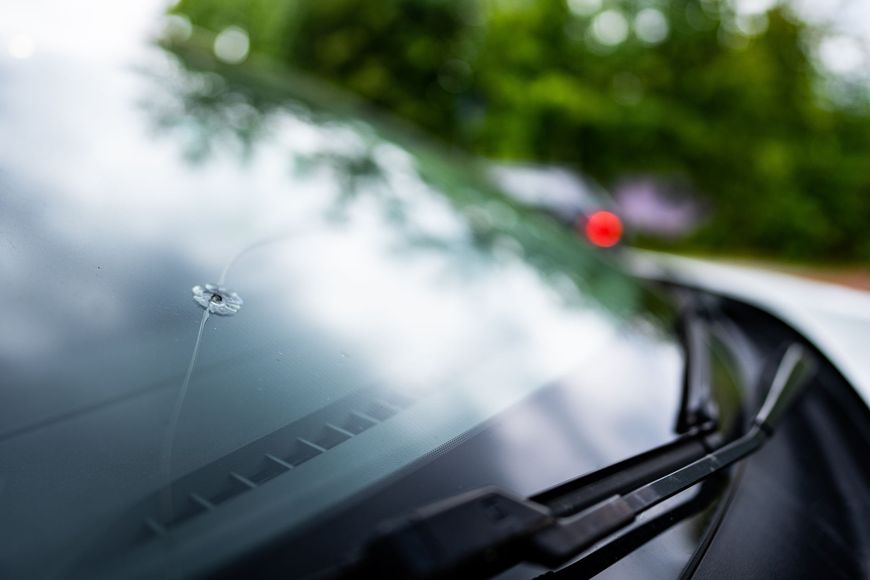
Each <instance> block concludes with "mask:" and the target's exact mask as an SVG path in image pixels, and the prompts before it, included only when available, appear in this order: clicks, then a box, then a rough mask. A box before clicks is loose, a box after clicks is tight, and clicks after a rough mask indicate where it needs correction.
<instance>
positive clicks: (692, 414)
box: [676, 292, 719, 433]
mask: <svg viewBox="0 0 870 580" xmlns="http://www.w3.org/2000/svg"><path fill="white" fill-rule="evenodd" d="M683 302H684V304H683V307H682V308H681V311H680V318H679V324H678V326H677V336H678V337H679V339H680V344H681V345H682V347H683V351H684V354H685V360H686V362H685V366H684V370H683V394H682V400H681V401H680V408H679V413H678V415H677V425H676V431H677V433H686V432H687V431H689V430H690V429H691V428H692V427H696V426H698V425H702V424H705V423H712V424H714V425H715V424H716V422H717V420H718V416H719V412H718V409H717V407H716V404H715V402H714V400H713V386H712V382H713V378H712V376H713V373H712V370H711V361H710V311H709V309H708V308H707V307H706V305H705V304H704V302H703V299H702V297H700V296H698V295H697V294H695V293H694V292H692V293H686V294H685V295H684V297H683Z"/></svg>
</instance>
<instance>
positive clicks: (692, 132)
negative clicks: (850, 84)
mask: <svg viewBox="0 0 870 580" xmlns="http://www.w3.org/2000/svg"><path fill="white" fill-rule="evenodd" d="M173 10H174V12H175V13H177V14H181V15H184V16H186V17H187V18H189V19H190V20H191V22H192V23H193V24H194V25H196V26H199V27H203V28H206V29H208V30H211V31H215V32H219V31H221V30H222V29H224V28H225V27H228V26H231V25H234V26H240V27H242V28H244V29H245V30H246V31H247V32H248V34H249V37H250V41H251V48H252V50H253V51H255V52H259V53H261V54H265V55H268V56H270V57H273V58H275V59H278V60H280V61H282V62H284V63H287V64H289V65H291V66H293V67H296V68H300V69H302V70H305V71H308V72H311V73H314V74H316V75H318V76H321V77H324V78H326V79H328V80H330V81H332V82H334V83H336V84H338V85H340V86H342V87H344V88H347V89H349V90H351V91H353V92H355V93H357V94H359V95H361V96H363V97H365V98H366V99H368V100H369V101H371V102H372V103H374V104H375V105H376V106H378V107H381V108H384V109H387V110H389V111H390V112H392V113H394V114H396V115H398V116H400V117H402V118H405V119H408V120H410V121H412V122H413V123H415V124H416V125H418V126H420V127H422V128H423V129H424V130H426V131H428V132H431V133H433V134H434V135H436V136H438V137H439V138H441V139H444V140H447V141H448V142H450V143H453V144H456V145H458V146H460V147H463V148H466V149H468V150H470V151H473V152H475V153H478V154H481V155H484V156H488V157H494V158H499V159H514V160H536V161H543V162H553V163H559V164H564V165H568V166H573V167H575V168H577V169H579V170H580V171H582V172H584V173H585V174H587V175H590V176H592V177H594V178H596V179H598V180H600V181H602V182H603V183H605V184H607V185H612V184H614V183H616V182H617V181H618V180H620V179H623V178H625V177H626V176H632V175H653V176H656V177H657V178H659V179H662V180H666V181H667V180H671V181H674V182H679V183H684V184H685V183H687V184H689V187H690V188H691V190H692V191H693V192H695V195H696V196H698V197H699V198H700V199H701V200H703V201H704V203H705V205H707V206H709V207H710V208H712V211H711V213H710V219H709V220H707V221H706V222H705V224H704V225H703V227H701V228H700V229H699V230H698V231H697V232H695V233H694V234H693V235H692V236H691V237H690V238H688V239H685V240H682V241H681V242H680V244H681V245H682V247H684V248H690V249H695V250H704V251H716V252H729V253H753V254H764V255H768V256H779V257H785V258H792V259H803V260H807V259H809V260H838V261H857V260H863V261H867V260H870V113H868V110H867V109H866V108H862V107H861V106H860V105H855V104H853V105H846V104H839V105H838V104H833V103H832V101H831V100H829V99H828V100H826V99H824V98H823V96H821V95H820V94H819V90H818V86H819V83H818V79H819V75H818V71H817V69H816V67H815V66H814V62H813V60H812V58H811V53H810V49H809V48H808V46H809V44H808V40H809V39H811V38H812V36H813V34H816V33H817V31H815V30H814V29H813V28H812V27H811V26H809V25H808V24H806V23H803V22H801V21H800V20H798V19H797V18H795V17H794V16H793V15H792V14H791V13H790V12H789V10H788V8H787V7H784V6H782V5H774V6H773V7H772V8H770V9H769V10H765V11H760V12H757V13H754V14H748V15H747V14H742V13H739V12H738V11H737V10H736V8H735V5H734V4H733V3H732V2H729V1H727V0H667V1H665V0H658V1H656V0H604V1H602V0H567V2H566V1H565V0H380V1H378V2H358V1H356V0H299V1H297V2H289V1H286V0H181V1H180V3H179V4H178V5H176V7H175V8H174V9H173ZM859 101H860V99H859Z"/></svg>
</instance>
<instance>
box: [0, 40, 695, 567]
mask: <svg viewBox="0 0 870 580" xmlns="http://www.w3.org/2000/svg"><path fill="white" fill-rule="evenodd" d="M113 39H114V40H113V41H114V42H120V41H119V40H118V38H115V37H113ZM147 39H148V35H147V34H145V35H142V34H140V35H138V36H137V35H131V37H130V39H129V40H127V41H125V42H126V43H129V44H130V45H131V46H127V44H122V45H121V46H122V47H127V48H125V49H123V50H119V51H118V52H119V54H120V56H119V55H118V54H112V55H105V54H101V53H98V51H97V53H98V54H99V57H93V55H83V54H79V53H76V52H75V51H72V52H68V51H66V50H61V49H57V50H49V49H46V50H45V51H36V52H35V53H34V54H33V56H31V57H30V58H28V59H26V60H24V61H21V60H10V59H5V60H0V78H2V83H0V131H2V134H3V138H2V139H0V272H2V284H0V304H2V308H3V315H2V316H3V324H2V328H0V374H2V383H0V465H2V466H3V473H2V476H0V513H2V517H0V537H2V538H3V542H2V545H0V576H7V577H63V576H66V575H68V573H69V572H70V571H71V570H74V569H77V567H78V566H79V565H80V562H81V561H82V560H83V559H90V560H94V559H96V560H98V561H102V560H106V561H108V560H111V559H115V558H121V560H123V555H124V554H126V553H127V551H129V550H133V549H140V548H141V546H142V545H144V544H147V542H148V538H149V537H152V536H153V537H158V538H159V537H165V536H166V535H167V534H175V533H179V534H181V533H182V532H185V530H186V532H185V533H189V534H192V533H193V532H192V531H191V530H195V529H196V526H201V527H206V525H205V524H203V523H201V522H200V521H198V520H197V518H196V517H194V516H196V515H197V514H198V513H200V512H202V513H208V514H214V515H213V517H215V518H217V517H219V514H218V512H221V510H223V509H224V507H226V509H227V510H231V509H232V506H241V505H245V502H248V503H249V504H252V505H255V504H256V501H257V499H256V498H265V497H266V495H267V494H268V493H269V492H268V489H273V490H274V489H281V490H282V494H281V497H282V501H283V502H284V503H283V504H281V505H282V506H283V508H282V509H286V510H287V517H286V518H284V520H283V524H282V525H284V526H288V525H297V524H298V525H301V524H302V523H304V522H305V521H308V520H310V519H311V518H314V517H316V516H317V515H318V514H319V513H322V512H324V511H325V510H328V509H329V508H330V507H332V506H334V505H336V504H337V503H338V502H340V501H342V500H345V499H347V498H349V497H351V496H353V495H354V494H357V493H359V492H360V491H361V490H363V489H365V488H367V487H369V486H371V485H374V484H375V483H377V482H378V481H381V480H383V479H384V478H385V477H387V476H389V475H391V474H394V473H396V472H398V471H399V470H400V469H402V468H405V467H407V466H408V465H410V464H411V463H413V462H414V461H416V460H418V459H419V458H421V457H423V456H425V455H426V454H428V453H430V452H432V451H433V450H436V449H438V448H439V447H440V446H442V445H445V444H448V443H449V442H451V441H453V440H455V439H456V438H457V437H459V436H460V435H462V434H464V433H468V432H469V431H471V430H473V429H474V428H476V427H477V426H479V425H481V424H483V423H484V422H485V421H487V420H489V419H491V418H493V417H495V416H497V415H499V414H500V413H502V412H503V411H505V410H506V409H508V408H511V407H514V406H515V405H517V404H519V403H521V402H522V401H524V400H525V399H526V398H527V397H529V396H530V395H532V394H534V393H535V392H537V391H539V390H540V389H542V388H543V387H545V386H546V385H548V384H552V383H553V382H554V381H559V382H560V383H561V384H563V385H570V387H571V388H570V390H569V392H570V393H571V395H570V404H571V405H576V406H577V408H579V409H581V410H582V413H583V416H582V418H583V424H582V426H581V425H576V424H573V422H571V421H563V422H561V423H560V422H559V420H558V418H554V417H553V416H552V414H544V413H541V412H540V410H537V409H536V408H535V407H534V406H529V407H527V408H525V410H524V411H523V412H521V413H520V416H521V417H524V419H523V421H519V422H516V423H513V424H512V426H511V428H510V429H506V430H503V431H502V432H501V437H504V438H507V439H508V440H509V441H510V442H511V445H509V446H506V447H505V449H510V456H509V457H508V456H506V457H504V458H499V457H498V456H494V457H492V458H490V459H489V461H491V462H492V463H493V464H496V463H501V464H502V465H503V468H502V469H503V471H504V473H505V474H507V475H506V481H507V482H508V483H511V487H512V489H514V490H515V491H517V492H519V493H531V492H533V491H536V490H537V489H539V488H540V487H541V485H542V483H546V482H542V480H541V477H540V475H541V473H543V471H540V472H535V471H524V470H517V469H515V468H512V467H509V466H510V465H513V464H514V462H515V461H516V460H517V458H518V457H519V455H522V454H529V455H537V456H538V459H537V460H538V461H540V462H541V465H545V464H548V465H550V466H551V468H552V469H553V470H554V471H552V473H550V472H548V479H549V480H550V481H549V483H548V484H549V485H551V484H555V483H557V482H558V481H559V478H564V477H568V476H570V475H572V474H576V473H578V472H583V471H584V470H588V469H592V468H595V467H601V466H603V465H606V464H607V463H610V462H612V461H615V460H617V459H620V458H622V457H625V456H627V455H629V454H631V453H636V452H639V451H642V450H644V449H646V448H648V447H651V446H652V445H654V444H657V443H661V442H664V441H665V440H666V439H667V438H668V437H670V435H671V422H672V419H673V411H674V409H675V408H676V403H677V400H678V394H679V393H678V378H679V372H680V370H679V369H680V364H681V361H680V356H679V350H678V348H677V347H676V345H675V344H674V342H673V339H672V338H671V337H670V334H669V332H667V331H665V330H662V329H663V328H667V324H669V321H668V319H667V318H668V316H669V310H668V307H667V305H666V304H665V303H664V302H663V301H661V299H660V298H657V297H656V296H654V295H653V294H650V293H649V292H648V291H647V290H645V289H643V288H641V287H640V286H639V285H638V284H637V283H636V282H634V281H632V280H631V279H629V278H628V277H626V276H625V275H623V274H622V273H620V272H619V271H618V270H617V269H615V268H614V267H612V266H611V265H609V264H608V261H607V259H605V258H604V257H602V256H600V255H598V254H595V253H594V252H592V250H590V248H588V247H587V246H585V245H584V244H583V243H582V242H580V241H578V240H577V239H575V237H574V236H573V235H572V234H571V232H570V231H566V230H563V229H562V228H561V227H560V226H559V225H558V224H556V223H555V222H553V221H551V220H550V219H548V218H547V217H545V216H543V215H540V214H538V213H535V212H534V211H532V210H530V209H527V208H524V207H522V206H520V205H518V204H517V203H516V202H513V201H511V200H510V199H508V198H507V197H505V196H503V195H501V194H500V193H499V192H498V191H497V190H496V189H495V188H494V186H493V185H492V184H491V183H489V182H488V181H486V179H485V178H484V175H485V173H486V172H485V171H483V170H481V169H480V168H479V167H477V165H476V164H475V163H471V162H469V161H468V160H467V159H462V158H459V159H451V158H450V155H446V154H444V153H443V152H440V151H438V150H437V148H435V147H433V146H431V145H429V144H426V143H421V142H418V140H417V139H415V138H413V137H411V136H409V135H408V134H407V133H405V132H403V131H401V130H398V129H396V128H392V129H387V130H384V129H382V128H379V127H383V126H384V124H378V123H374V124H372V123H369V122H368V121H367V120H365V119H366V117H365V116H363V115H358V114H356V113H354V112H353V110H354V109H353V108H354V105H352V104H347V103H345V102H344V101H342V100H341V99H340V98H336V97H334V96H332V95H330V93H329V92H328V91H325V92H324V91H321V90H320V89H318V88H317V87H316V86H315V85H314V84H312V83H311V81H309V80H307V79H302V78H297V77H295V76H293V75H277V74H274V71H272V70H271V69H270V68H269V67H268V66H259V65H257V64H256V63H248V64H245V65H241V66H239V67H232V66H218V65H216V64H215V63H214V62H213V61H211V60H210V58H209V56H208V54H207V53H206V52H204V51H203V50H202V48H201V46H199V45H198V44H197V43H196V42H195V41H191V42H189V43H186V44H183V45H178V46H176V47H175V48H174V51H175V52H174V53H172V52H169V51H166V50H164V49H161V48H160V47H158V46H153V45H150V44H149V43H148V42H146V40H147ZM113 46H114V45H113ZM336 110H338V111H344V112H343V113H334V112H330V111H336ZM386 125H389V123H386ZM207 285H213V286H207ZM218 287H220V290H218ZM234 293H235V294H234ZM230 307H232V308H230ZM221 314H231V316H221ZM566 404H567V403H566ZM355 421H356V422H355ZM360 421H361V422H360ZM572 421H573V420H572ZM548 431H549V432H551V433H550V435H545V432H548ZM538 437H548V440H552V441H562V444H563V445H564V446H566V447H565V448H562V449H560V448H559V447H558V446H557V447H551V448H550V449H549V450H548V452H547V453H546V454H542V453H540V451H536V445H535V442H536V440H537V438H538ZM250 445H254V447H255V448H256V449H255V451H256V454H257V455H256V457H254V456H253V454H254V453H255V451H252V449H254V448H252V447H246V446H250ZM572 446H574V447H575V448H573V449H572ZM578 449H582V451H578ZM563 452H565V453H572V454H574V455H580V456H582V457H583V458H585V459H583V461H585V463H578V464H572V465H565V463H564V461H560V457H561V456H562V453H563ZM518 454H519V455H518ZM267 455H270V456H272V457H273V458H274V459H276V460H275V461H273V463H272V464H271V468H270V467H268V466H267V463H268V461H270V460H269V459H268V458H267ZM264 461H265V462H266V463H264ZM282 464H283V465H282ZM218 467H219V468H220V469H221V470H222V471H220V478H219V481H218V480H217V479H215V477H216V476H215V475H214V474H215V473H217V471H216V470H217V469H218ZM269 469H272V470H273V471H269ZM284 472H287V473H284ZM291 472H292V476H291V475H289V474H290V473H291ZM285 475H286V477H285ZM248 484H250V485H248ZM248 488H249V491H250V493H247V492H245V490H246V489H248ZM267 488H268V489H267ZM313 490H316V492H317V493H316V494H315V493H314V492H313ZM258 494H259V495H258ZM245 498H248V499H245ZM250 498H254V499H250ZM263 501H265V500H264V499H263ZM221 513H230V512H229V511H224V512H221ZM265 517H266V515H264V518H265ZM115 529H118V530H121V531H119V532H118V533H117V534H115V533H113V532H112V530H115ZM259 529H260V530H261V532H262V533H263V534H264V535H265V534H266V532H267V531H268V530H271V529H272V528H270V527H269V526H268V525H261V526H260V527H259ZM274 529H275V530H277V528H274ZM112 536H114V537H112ZM156 546H157V547H156V548H149V549H155V550H158V551H162V552H165V554H164V555H165V556H168V557H169V558H172V557H174V556H173V553H172V550H169V549H167V548H166V546H165V545H164V544H160V543H158V544H156ZM141 549H145V548H141Z"/></svg>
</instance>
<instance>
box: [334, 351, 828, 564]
mask: <svg viewBox="0 0 870 580" xmlns="http://www.w3.org/2000/svg"><path fill="white" fill-rule="evenodd" d="M772 368H773V369H775V372H774V373H773V378H772V380H771V381H770V387H769V389H768V393H767V396H766V398H765V400H764V403H763V405H762V406H761V409H760V411H759V412H758V414H757V415H756V416H755V418H754V420H753V422H752V424H751V427H750V428H749V429H748V431H747V432H746V433H745V434H744V435H742V436H741V437H739V438H737V439H735V440H733V441H731V442H730V443H728V444H725V445H723V446H721V447H719V448H717V449H715V450H714V451H711V452H710V453H708V454H706V455H704V456H703V457H701V458H700V459H697V460H694V461H691V462H689V463H687V464H685V465H684V466H682V467H680V468H678V469H675V470H674V471H672V472H670V473H668V474H666V475H664V476H663V477H660V478H658V479H655V480H653V481H651V482H649V483H645V484H643V485H640V486H639V487H636V488H634V489H633V490H631V491H629V492H627V493H624V494H619V495H614V496H612V497H609V498H607V499H605V500H603V501H601V502H599V503H597V504H595V505H594V506H592V507H589V508H588V509H585V510H584V511H581V512H580V513H577V514H575V515H571V516H568V517H560V516H559V515H557V513H554V510H552V509H550V508H549V507H547V505H544V504H542V503H538V502H536V501H532V500H528V499H521V498H518V497H515V496H512V495H510V494H508V493H506V492H503V491H500V490H498V489H494V488H484V489H479V490H475V491H472V492H469V493H466V494H462V495H459V496H456V497H454V498H451V499H448V500H445V501H443V502H439V503H436V504H433V505H430V506H427V507H424V508H421V509H419V510H417V511H415V512H413V513H412V514H411V515H410V516H408V517H405V518H402V519H400V520H397V521H395V522H393V523H392V524H391V525H389V527H387V528H385V529H383V530H382V531H381V533H380V534H379V535H378V536H377V537H376V538H375V539H374V540H373V541H372V542H370V543H369V544H368V545H367V546H366V548H365V550H364V552H363V554H362V556H361V558H359V559H358V560H357V562H356V563H355V564H354V565H352V567H350V568H347V569H344V570H342V571H340V574H339V575H341V576H356V575H360V576H361V577H369V576H373V577H380V576H384V577H402V578H417V579H422V578H444V577H457V576H459V577H469V576H485V575H491V574H495V573H498V572H500V571H503V570H506V569H508V568H510V567H511V566H514V565H516V564H519V563H521V562H531V563H537V564H542V565H544V566H547V567H551V568H555V567H558V566H560V565H562V564H564V563H565V562H567V561H569V560H571V559H572V558H574V557H575V556H577V555H579V554H580V553H581V552H583V551H584V550H586V549H588V548H589V547H591V546H592V545H593V544H595V543H597V542H599V541H601V540H603V539H605V538H607V537H608V536H610V535H611V534H613V533H614V532H617V531H619V530H621V529H623V528H625V527H627V526H629V525H631V524H632V523H633V522H634V521H635V519H636V518H637V516H638V515H640V514H641V513H643V512H645V511H646V510H648V509H650V508H651V507H653V506H654V505H656V504H658V503H660V502H662V501H664V500H666V499H668V498H670V497H673V496H675V495H676V494H678V493H680V492H682V491H685V490H686V489H689V488H690V487H692V486H694V485H696V484H698V483H700V482H702V481H704V480H706V479H707V478H709V477H711V476H712V475H714V474H716V473H720V472H722V471H723V470H724V469H726V468H727V467H729V466H730V465H732V464H734V463H735V462H736V461H739V460H740V459H743V458H744V457H746V456H748V455H750V454H752V453H754V452H755V451H757V450H758V449H759V448H760V447H761V446H762V445H764V443H765V441H767V440H768V439H769V438H770V437H771V436H772V435H773V432H774V431H775V429H776V427H777V426H778V425H779V423H780V421H781V420H782V417H783V415H784V413H785V411H786V410H787V409H788V407H789V406H790V405H791V404H792V402H793V401H794V399H795V398H796V397H797V395H798V394H799V393H800V392H801V391H802V387H803V386H804V385H805V384H806V382H807V379H808V377H809V375H810V374H811V372H812V370H813V368H814V362H813V360H812V358H811V357H810V355H809V354H808V352H807V351H806V350H805V349H804V347H803V346H801V345H799V344H797V343H795V344H792V345H791V346H789V347H788V348H787V349H786V350H785V351H784V353H783V354H782V356H781V357H780V358H778V359H776V364H775V366H773V367H772Z"/></svg>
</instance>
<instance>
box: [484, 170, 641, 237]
mask: <svg viewBox="0 0 870 580" xmlns="http://www.w3.org/2000/svg"><path fill="white" fill-rule="evenodd" d="M491 175H492V178H493V180H494V181H495V182H496V184H498V186H499V188H500V189H501V190H502V191H504V192H505V193H507V194H508V195H510V196H512V197H513V198H515V199H517V200H518V201H520V202H521V203H524V204H526V205H528V206H531V207H537V208H540V209H541V210H542V211H544V212H546V213H547V214H548V215H550V216H552V217H553V218H554V219H555V220H557V221H558V222H559V223H561V224H562V225H564V226H565V227H567V228H569V229H570V230H571V231H573V232H574V233H575V235H577V236H579V237H580V238H581V239H583V240H586V241H587V242H589V243H590V244H592V245H594V246H598V247H600V248H611V247H613V246H615V245H617V244H618V243H619V242H620V241H621V240H622V238H623V234H624V232H623V226H622V220H621V219H620V217H619V215H618V214H617V213H616V211H617V210H616V208H615V204H614V203H613V200H612V199H611V198H610V196H609V194H608V193H607V192H606V191H604V189H602V188H601V187H599V186H596V185H594V184H592V183H591V182H590V181H589V180H586V179H583V178H582V177H580V176H579V175H577V174H576V173H574V172H572V171H570V170H567V169H563V168H560V167H548V166H531V165H508V164H501V165H494V166H493V167H492V169H491Z"/></svg>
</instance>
